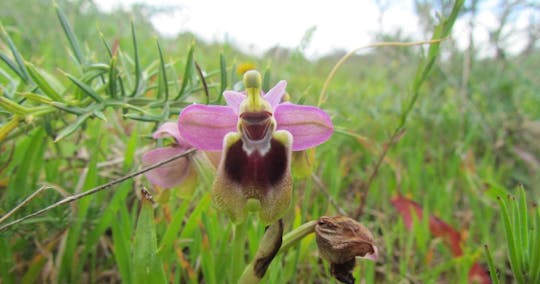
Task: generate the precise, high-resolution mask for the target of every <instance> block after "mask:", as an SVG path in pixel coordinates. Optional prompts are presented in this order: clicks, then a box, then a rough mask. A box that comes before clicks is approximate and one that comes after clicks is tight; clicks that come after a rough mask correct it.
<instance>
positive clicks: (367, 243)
mask: <svg viewBox="0 0 540 284" xmlns="http://www.w3.org/2000/svg"><path fill="white" fill-rule="evenodd" d="M315 234H316V239H317V246H318V247H319V252H320V254H321V256H322V257H323V258H324V259H326V260H328V261H329V262H330V270H331V271H330V272H331V273H332V275H333V276H334V277H335V278H336V279H337V280H339V281H341V282H343V283H354V278H353V276H352V273H351V271H352V269H353V268H354V265H355V257H362V258H368V259H372V260H375V259H376V258H377V247H376V246H375V245H374V241H373V235H372V234H371V232H370V231H369V230H368V229H367V228H366V227H364V226H363V225H362V224H360V223H358V222H356V221H355V220H353V219H351V218H349V217H345V216H337V217H326V216H323V217H321V218H319V220H318V222H317V225H316V226H315Z"/></svg>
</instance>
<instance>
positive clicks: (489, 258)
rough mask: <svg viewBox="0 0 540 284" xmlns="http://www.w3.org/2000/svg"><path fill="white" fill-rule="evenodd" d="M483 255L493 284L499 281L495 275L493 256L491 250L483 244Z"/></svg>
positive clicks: (497, 283)
mask: <svg viewBox="0 0 540 284" xmlns="http://www.w3.org/2000/svg"><path fill="white" fill-rule="evenodd" d="M484 255H485V256H486V259H487V263H488V269H489V276H490V278H491V281H492V282H493V284H499V283H500V282H499V277H498V276H497V269H496V268H495V264H494V263H493V257H492V256H491V252H490V251H489V248H488V246H487V245H484Z"/></svg>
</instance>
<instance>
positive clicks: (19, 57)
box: [0, 25, 30, 83]
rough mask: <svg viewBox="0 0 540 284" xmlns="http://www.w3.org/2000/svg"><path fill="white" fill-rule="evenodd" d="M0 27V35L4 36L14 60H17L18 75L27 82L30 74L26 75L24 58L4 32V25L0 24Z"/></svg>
mask: <svg viewBox="0 0 540 284" xmlns="http://www.w3.org/2000/svg"><path fill="white" fill-rule="evenodd" d="M0 29H1V30H2V37H3V38H4V40H5V41H6V42H7V44H8V45H9V49H10V50H11V54H13V57H14V58H15V62H17V65H18V66H19V68H18V69H19V71H20V75H19V76H20V77H21V79H23V81H24V82H26V83H28V81H29V80H30V76H29V75H28V71H27V70H26V67H25V65H24V59H23V57H22V55H21V54H20V53H19V51H18V50H17V48H16V47H15V44H14V43H13V41H12V40H11V37H10V36H9V34H8V33H7V32H6V30H5V29H4V26H2V25H0ZM2 59H4V58H2ZM6 63H7V62H6ZM8 65H9V64H8ZM17 74H19V73H17Z"/></svg>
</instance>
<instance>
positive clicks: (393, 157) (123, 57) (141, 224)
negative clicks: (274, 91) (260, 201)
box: [0, 1, 540, 283]
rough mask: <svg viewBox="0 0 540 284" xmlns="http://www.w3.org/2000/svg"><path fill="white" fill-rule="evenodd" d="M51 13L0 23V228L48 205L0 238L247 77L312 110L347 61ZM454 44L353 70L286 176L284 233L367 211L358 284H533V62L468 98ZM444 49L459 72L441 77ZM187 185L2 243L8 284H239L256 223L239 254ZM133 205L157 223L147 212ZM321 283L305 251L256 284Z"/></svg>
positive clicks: (322, 265) (300, 246)
mask: <svg viewBox="0 0 540 284" xmlns="http://www.w3.org/2000/svg"><path fill="white" fill-rule="evenodd" d="M45 2H47V3H45ZM45 2H43V1H29V5H24V7H11V6H9V7H7V6H6V5H7V4H0V11H5V12H0V13H5V14H2V23H1V24H2V31H1V32H0V33H1V36H0V97H1V99H2V100H1V101H0V153H1V154H0V216H3V215H4V214H6V213H8V212H9V211H10V210H11V209H12V208H14V207H15V206H16V205H17V204H19V203H20V202H22V201H23V200H24V199H25V198H26V197H28V196H29V195H31V194H32V193H33V192H35V191H36V190H38V189H39V188H40V187H41V186H42V185H47V186H49V187H50V188H51V189H46V190H44V191H43V192H41V193H39V194H38V195H37V197H35V198H33V199H32V200H31V201H30V202H29V203H28V204H26V205H25V206H23V207H22V208H21V209H20V210H18V211H17V212H15V213H14V215H13V216H11V217H10V218H8V219H7V220H6V221H5V222H2V223H0V226H3V225H5V224H7V223H8V222H10V221H13V220H15V219H17V218H20V217H23V216H25V215H27V214H30V213H32V212H35V211H37V210H40V209H42V208H45V207H47V206H49V205H51V204H53V203H55V202H57V201H59V200H61V199H62V198H63V197H66V196H69V195H72V194H80V193H83V192H85V191H88V190H91V189H92V188H95V187H97V186H99V185H102V184H105V183H107V182H110V181H111V180H114V179H117V178H119V177H121V176H123V175H126V174H128V173H131V172H134V171H136V170H138V169H140V168H141V167H142V166H141V155H142V153H144V152H145V151H147V150H149V149H152V148H154V147H156V146H161V145H162V144H166V143H167V141H158V142H157V143H156V142H154V140H153V139H152V138H151V134H152V132H153V131H154V130H155V129H156V127H157V126H158V125H159V124H160V123H162V122H165V121H174V120H175V119H176V118H177V116H178V113H179V112H180V111H181V109H182V108H183V107H184V106H186V105H188V104H190V103H191V102H193V101H196V102H199V103H206V102H210V103H217V102H221V103H222V102H223V100H222V98H221V96H220V93H221V92H222V91H223V90H226V89H232V88H233V87H234V86H235V84H236V83H237V82H238V81H239V80H240V78H241V76H239V75H238V74H237V73H236V69H237V67H238V66H241V65H242V64H245V63H248V62H249V63H254V64H255V65H256V66H257V68H258V69H259V70H260V71H261V72H263V73H264V75H265V83H264V84H265V85H268V86H272V85H273V84H275V83H276V82H278V81H279V80H281V79H285V80H287V81H288V83H289V84H288V87H287V91H288V93H289V94H290V96H291V100H292V101H293V102H302V103H303V104H310V105H316V104H317V102H318V96H319V94H320V92H321V90H322V89H323V85H324V82H325V80H326V79H327V76H328V74H329V73H330V71H331V70H332V68H333V67H334V65H335V64H336V63H337V61H338V59H339V57H338V56H337V55H336V56H329V57H326V58H322V59H320V60H317V61H308V60H306V59H305V58H303V56H302V55H301V54H295V55H294V56H291V57H287V58H286V59H277V58H273V57H272V55H267V56H266V57H263V58H253V57H250V56H248V55H245V54H242V53H241V52H239V51H237V50H236V49H235V48H234V47H232V46H219V45H208V44H205V43H204V42H200V41H198V40H197V39H196V38H195V37H193V36H190V35H182V36H180V37H178V38H176V39H174V40H172V39H161V38H157V39H156V38H155V37H154V32H153V31H152V29H151V27H150V25H149V23H148V22H146V21H144V20H141V19H144V18H143V17H142V16H141V17H136V15H137V13H139V12H137V11H135V12H134V13H135V16H134V17H133V19H136V20H133V22H130V20H129V19H130V17H128V16H126V15H125V13H123V12H118V13H117V14H115V15H104V14H101V13H99V12H98V11H95V10H92V9H90V10H89V11H86V12H84V13H82V12H80V7H79V8H78V7H77V6H76V5H74V4H73V3H71V2H70V1H58V2H59V4H58V6H53V5H51V4H50V3H48V1H45ZM4 6H6V7H4ZM8 15H11V16H8ZM23 16H24V17H25V18H26V19H28V21H27V22H26V23H24V24H22V23H21V22H20V18H21V17H23ZM445 16H448V15H445ZM445 19H446V18H445ZM96 26H98V27H99V28H96ZM45 27H46V28H45ZM434 28H435V27H434ZM448 29H449V26H448V25H446V26H445V25H444V24H443V25H440V26H438V27H437V28H435V33H434V34H433V35H431V34H430V35H426V36H425V38H430V37H433V38H440V37H444V36H445V35H446V33H447V32H449V30H448ZM32 31H34V32H32ZM35 31H39V32H38V33H37V34H36V32H35ZM58 35H64V37H63V38H59V36H58ZM53 37H54V39H55V40H51V38H53ZM450 44H451V43H449V42H443V43H441V45H440V47H439V45H431V46H422V47H420V46H414V47H379V48H377V49H373V50H371V52H370V53H367V54H364V55H357V56H352V57H351V58H350V59H349V60H348V61H347V62H345V63H344V64H343V66H341V69H339V70H338V71H337V73H336V74H335V76H334V77H333V79H332V81H330V84H329V85H328V88H327V89H326V95H327V96H328V97H327V99H326V100H325V102H324V103H323V104H322V105H321V107H322V108H323V109H325V110H326V111H327V112H328V113H330V114H331V116H332V119H333V123H334V124H335V126H336V129H337V131H336V132H335V134H334V135H333V136H332V138H331V139H330V140H329V141H328V142H326V143H325V144H323V145H321V146H319V147H318V148H316V149H315V152H314V153H313V154H314V159H313V164H312V165H311V170H312V172H311V173H309V174H307V175H303V176H300V174H299V175H298V176H295V183H294V198H293V205H292V206H291V208H290V210H289V212H287V214H286V216H285V218H284V219H285V233H287V232H290V231H291V230H293V229H294V228H296V227H298V226H300V225H302V224H304V223H306V222H309V221H312V220H316V219H317V218H318V217H320V216H324V215H332V216H333V215H338V214H341V213H340V212H344V213H346V214H348V215H351V216H352V215H354V214H355V212H359V211H358V208H359V207H361V206H363V207H362V208H363V210H361V215H360V216H359V218H358V220H359V221H360V222H361V223H363V224H364V225H366V226H367V227H368V228H369V229H370V230H371V231H372V232H373V233H374V235H375V239H376V242H377V246H378V247H379V250H380V258H379V259H378V261H377V262H376V263H372V262H367V261H358V262H357V265H356V267H355V270H354V271H353V275H355V277H356V278H357V280H358V279H362V280H365V281H366V283H398V282H400V281H404V280H409V281H413V282H422V283H433V282H443V281H444V282H448V283H460V282H461V283H465V282H467V281H468V278H467V277H468V273H469V269H470V267H471V266H472V265H473V263H476V262H477V263H480V264H481V265H483V266H484V267H486V268H487V267H488V261H489V269H490V270H491V271H490V272H492V277H494V275H497V277H498V279H500V281H501V282H502V283H506V282H511V281H515V282H517V283H526V282H527V281H530V279H538V277H540V276H539V271H538V269H535V268H538V267H540V265H538V263H539V261H540V260H539V259H540V258H539V256H538V254H537V253H536V254H535V253H531V254H527V253H526V252H537V251H540V250H539V249H538V246H539V244H540V243H539V240H538V238H537V237H536V238H535V236H538V235H539V234H537V233H535V232H537V231H538V224H539V223H540V217H539V216H540V215H539V211H538V207H537V205H535V206H532V203H535V202H536V203H538V202H539V198H538V196H539V195H538V193H539V187H540V180H539V179H538V174H539V172H538V168H535V167H534V166H531V164H530V162H527V160H526V159H524V158H523V157H526V156H527V155H529V156H532V157H533V159H538V158H536V157H539V156H540V148H538V144H537V143H536V141H538V139H540V137H539V136H538V135H539V134H538V133H539V132H538V127H539V126H538V120H539V119H540V109H539V108H537V107H534V105H538V102H539V99H538V95H537V90H538V89H540V86H539V83H538V82H537V81H536V80H534V78H533V77H532V75H531V74H536V73H535V70H537V69H538V68H539V66H540V65H539V63H540V62H539V59H540V58H539V57H538V55H537V52H536V53H531V55H530V57H529V58H526V59H523V58H519V57H511V56H510V57H508V58H505V59H483V60H480V59H478V60H476V61H474V62H473V65H472V68H471V70H470V78H469V82H468V86H467V90H466V94H467V95H466V96H465V97H461V96H460V92H461V91H462V90H461V89H460V88H461V86H462V84H461V82H460V80H462V73H461V72H462V70H461V69H460V68H461V66H462V62H463V58H464V54H463V53H462V52H460V51H457V50H455V49H451V48H450V47H448V45H450ZM439 48H441V49H443V50H444V51H445V52H448V53H450V54H451V56H448V57H447V58H446V57H445V58H446V59H444V60H443V59H440V58H438V57H436V55H437V54H438V53H439V52H440V50H438V49H439ZM59 50H60V51H61V52H59ZM196 65H198V66H199V68H200V70H201V71H204V72H198V70H197V67H196ZM269 66H270V67H269ZM503 67H504V68H503ZM201 74H202V75H201ZM516 74H518V75H516ZM202 76H204V77H202ZM493 78H500V79H498V80H493ZM203 80H204V82H205V83H206V85H207V90H205V89H204V88H203ZM206 94H208V96H207V95H206ZM398 138H399V139H398ZM516 149H520V150H521V152H519V151H516ZM520 153H521V154H520ZM523 153H525V154H523ZM378 161H380V165H378ZM297 166H299V165H297ZM198 173H199V175H198V177H197V183H196V184H195V185H194V186H195V189H194V191H193V193H192V194H191V195H190V196H185V194H176V191H183V192H189V190H182V189H179V188H173V189H171V190H163V189H155V188H153V187H152V186H151V185H150V184H149V182H148V181H147V180H146V179H145V178H144V176H137V177H134V178H132V179H129V180H127V181H124V182H121V183H119V184H116V185H114V186H112V187H110V188H108V189H107V190H104V191H100V192H98V193H96V194H93V195H90V196H87V197H84V198H81V199H78V200H76V201H75V202H72V203H70V204H69V205H65V206H60V207H57V208H54V209H52V210H50V211H48V212H47V213H45V214H43V215H40V216H37V217H35V218H31V219H27V220H25V221H23V222H22V223H19V224H16V225H14V226H12V227H10V228H8V229H7V230H5V231H1V232H0V282H2V283H15V282H20V281H22V282H23V283H35V282H61V283H72V282H92V283H95V282H106V281H110V282H120V281H122V282H126V283H133V282H141V283H150V282H151V283H160V282H170V283H199V282H202V281H204V282H205V283H222V282H223V281H226V282H227V283H234V282H235V281H237V279H238V277H240V275H241V274H242V271H243V269H244V267H245V265H247V263H249V262H250V261H251V260H252V258H253V256H254V255H255V252H256V251H257V248H258V245H259V241H260V240H261V238H262V237H263V235H264V227H263V226H262V225H261V224H260V223H258V222H257V218H256V216H255V215H253V216H250V217H249V218H248V222H247V224H245V225H244V226H245V228H243V229H242V230H243V231H245V233H244V234H242V235H243V237H245V239H240V240H238V239H236V240H235V239H234V233H233V232H234V231H235V230H240V228H235V227H234V225H232V224H231V223H230V222H229V220H228V219H227V218H226V216H224V214H223V213H221V212H218V211H216V210H215V209H214V208H213V206H212V204H211V199H210V188H211V184H212V179H213V175H214V173H213V172H212V171H209V170H208V169H206V168H205V167H204V165H203V166H199V167H198ZM300 173H302V172H300ZM295 174H296V172H295ZM520 184H521V185H523V187H518V186H517V185H520ZM143 187H145V188H148V189H149V191H150V192H151V193H152V194H153V197H154V200H156V201H157V202H156V204H154V205H152V204H150V202H148V201H146V200H144V199H141V198H140V189H141V188H143ZM515 188H522V189H519V190H515ZM368 192H369V194H368ZM397 194H402V195H405V196H407V197H409V198H411V199H413V200H415V201H416V202H418V203H419V204H420V205H421V206H422V207H423V208H424V215H425V216H428V215H429V214H432V215H435V216H437V217H439V218H440V219H442V220H443V221H444V222H446V223H448V224H450V225H451V226H452V227H454V228H455V229H456V230H458V231H459V232H460V233H461V234H462V236H463V237H464V242H463V251H464V253H463V255H462V256H460V257H455V256H454V255H452V253H451V251H450V250H449V249H448V247H447V246H446V245H445V243H444V241H443V240H442V239H441V238H435V237H433V235H432V234H431V233H430V229H429V224H428V222H427V218H423V219H422V220H416V221H415V222H414V225H413V227H412V228H411V230H408V229H407V228H406V226H405V223H404V222H403V220H402V218H401V216H400V215H399V213H398V211H397V210H396V209H395V208H394V207H393V206H392V204H391V203H390V200H391V198H392V197H394V196H395V195H397ZM180 195H182V196H181V197H179V196H180ZM496 196H500V198H501V199H500V201H497V198H496ZM508 196H516V200H515V201H514V200H513V199H512V198H510V199H508V198H507V197H508ZM525 196H527V198H525ZM362 204H364V205H362ZM506 244H508V245H506ZM484 245H486V246H487V248H488V249H487V250H485V249H484ZM528 248H530V249H528ZM484 253H485V255H486V257H485V256H484ZM493 270H496V271H493ZM534 277H536V278H534ZM331 279H332V277H331V276H330V272H329V264H328V263H327V262H326V261H323V260H321V259H320V258H319V254H318V251H317V246H316V243H315V240H314V236H313V234H311V235H308V236H307V237H305V238H303V239H302V240H301V241H299V242H298V243H297V244H295V245H293V246H291V247H290V248H289V249H288V250H286V251H283V252H282V253H280V254H278V256H277V257H276V258H275V259H274V261H273V262H272V264H271V265H270V268H269V270H268V272H267V274H266V276H265V281H266V282H268V283H284V282H289V283H316V282H323V283H326V282H329V281H334V283H336V282H337V281H336V280H331Z"/></svg>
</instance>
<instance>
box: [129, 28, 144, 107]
mask: <svg viewBox="0 0 540 284" xmlns="http://www.w3.org/2000/svg"><path fill="white" fill-rule="evenodd" d="M131 38H132V40H133V57H134V58H135V85H134V89H133V92H132V93H131V96H132V97H134V96H136V95H138V94H139V91H140V89H141V86H142V84H141V77H142V73H141V61H140V58H139V46H138V44H137V35H136V33H135V24H134V23H133V21H131Z"/></svg>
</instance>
